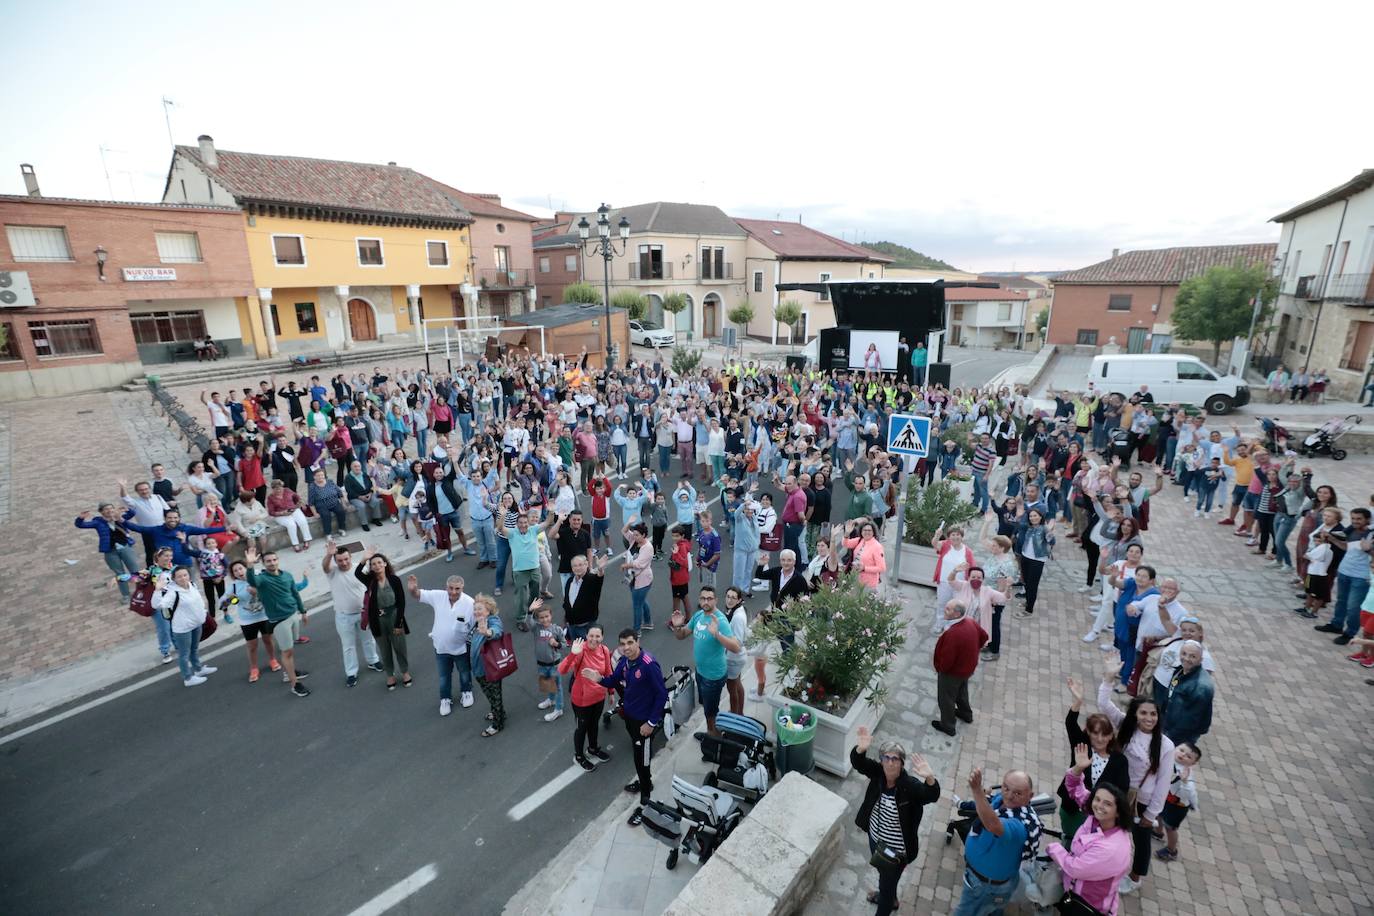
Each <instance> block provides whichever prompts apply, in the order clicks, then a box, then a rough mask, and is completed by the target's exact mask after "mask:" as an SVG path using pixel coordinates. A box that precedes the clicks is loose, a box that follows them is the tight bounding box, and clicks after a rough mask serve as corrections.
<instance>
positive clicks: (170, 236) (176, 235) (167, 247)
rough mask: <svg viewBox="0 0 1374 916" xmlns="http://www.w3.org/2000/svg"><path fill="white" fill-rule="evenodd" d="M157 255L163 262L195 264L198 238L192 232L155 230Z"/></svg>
mask: <svg viewBox="0 0 1374 916" xmlns="http://www.w3.org/2000/svg"><path fill="white" fill-rule="evenodd" d="M153 237H154V238H156V239H157V256H158V259H159V260H161V261H162V263H164V264H197V263H199V262H200V260H201V256H200V239H199V238H198V237H197V236H196V234H195V233H194V232H155V233H153Z"/></svg>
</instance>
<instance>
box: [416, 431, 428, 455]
mask: <svg viewBox="0 0 1374 916" xmlns="http://www.w3.org/2000/svg"><path fill="white" fill-rule="evenodd" d="M415 454H416V455H418V456H419V457H420V458H422V459H423V458H427V457H429V430H428V429H426V428H423V427H422V428H420V429H417V430H415Z"/></svg>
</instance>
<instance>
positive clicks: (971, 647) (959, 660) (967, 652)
mask: <svg viewBox="0 0 1374 916" xmlns="http://www.w3.org/2000/svg"><path fill="white" fill-rule="evenodd" d="M987 641H988V634H987V631H986V630H984V629H983V628H982V627H980V626H979V625H978V622H977V621H976V620H974V619H973V618H971V617H965V618H964V619H963V620H961V621H959V622H958V623H956V624H954V625H953V626H951V627H950V628H949V629H948V630H945V632H943V633H941V634H940V638H939V639H937V640H936V641H935V670H936V671H937V672H939V673H940V674H948V675H952V676H954V677H972V676H973V672H974V670H975V669H977V667H978V650H979V649H981V648H983V645H984V644H985V643H987Z"/></svg>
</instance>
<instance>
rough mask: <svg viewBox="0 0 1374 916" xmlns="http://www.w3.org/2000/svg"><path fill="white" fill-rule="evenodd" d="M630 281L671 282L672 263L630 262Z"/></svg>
mask: <svg viewBox="0 0 1374 916" xmlns="http://www.w3.org/2000/svg"><path fill="white" fill-rule="evenodd" d="M630 279H631V280H671V279H673V262H672V261H659V262H653V261H631V262H630Z"/></svg>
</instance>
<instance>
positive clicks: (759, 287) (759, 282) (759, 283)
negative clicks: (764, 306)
mask: <svg viewBox="0 0 1374 916" xmlns="http://www.w3.org/2000/svg"><path fill="white" fill-rule="evenodd" d="M754 292H756V293H761V292H763V271H761V270H756V271H754Z"/></svg>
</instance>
